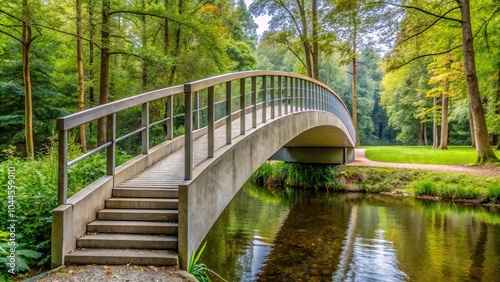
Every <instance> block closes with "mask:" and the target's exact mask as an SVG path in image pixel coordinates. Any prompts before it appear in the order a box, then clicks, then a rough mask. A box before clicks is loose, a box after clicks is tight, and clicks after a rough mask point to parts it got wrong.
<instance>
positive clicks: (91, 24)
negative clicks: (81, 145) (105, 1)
mask: <svg viewBox="0 0 500 282" xmlns="http://www.w3.org/2000/svg"><path fill="white" fill-rule="evenodd" d="M88 11H89V76H88V80H89V81H91V83H90V86H89V87H88V89H89V102H90V107H93V106H94V105H95V94H94V90H95V88H94V36H95V26H94V3H93V0H89V5H88ZM89 131H90V135H92V133H93V130H92V123H89Z"/></svg>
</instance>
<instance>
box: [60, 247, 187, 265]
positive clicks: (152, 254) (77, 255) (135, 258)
mask: <svg viewBox="0 0 500 282" xmlns="http://www.w3.org/2000/svg"><path fill="white" fill-rule="evenodd" d="M65 262H66V263H72V264H136V265H178V264H179V260H178V255H177V252H175V251H172V250H119V249H84V250H78V249H77V250H74V251H73V252H71V253H69V254H67V255H66V256H65Z"/></svg>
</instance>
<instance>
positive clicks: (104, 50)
mask: <svg viewBox="0 0 500 282" xmlns="http://www.w3.org/2000/svg"><path fill="white" fill-rule="evenodd" d="M110 6H111V5H110V0H103V1H102V27H101V28H102V31H101V77H100V83H99V105H103V104H106V103H108V96H109V87H108V85H109V11H110V9H111V8H110ZM97 143H98V145H102V144H104V143H106V118H101V119H99V120H98V121H97Z"/></svg>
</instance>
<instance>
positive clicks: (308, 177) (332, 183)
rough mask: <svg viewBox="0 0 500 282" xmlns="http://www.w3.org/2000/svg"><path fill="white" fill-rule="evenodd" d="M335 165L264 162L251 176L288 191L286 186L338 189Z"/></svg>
mask: <svg viewBox="0 0 500 282" xmlns="http://www.w3.org/2000/svg"><path fill="white" fill-rule="evenodd" d="M332 169H333V166H331V165H317V164H301V163H287V162H273V163H269V162H266V163H264V164H263V165H262V166H261V167H259V168H258V169H257V170H256V171H255V172H254V173H253V174H252V176H251V177H250V182H252V183H253V184H255V185H260V186H270V188H273V189H279V190H284V191H286V188H288V187H290V188H296V189H304V190H313V191H319V190H329V189H333V190H336V189H338V187H339V186H340V184H339V182H338V181H337V179H336V178H334V176H333V174H332Z"/></svg>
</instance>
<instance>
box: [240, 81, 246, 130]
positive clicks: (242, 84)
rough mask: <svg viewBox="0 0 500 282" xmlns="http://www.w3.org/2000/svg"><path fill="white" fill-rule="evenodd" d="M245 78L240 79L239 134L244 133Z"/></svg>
mask: <svg viewBox="0 0 500 282" xmlns="http://www.w3.org/2000/svg"><path fill="white" fill-rule="evenodd" d="M245 90H246V89H245V78H242V79H240V135H245V131H246V125H245V113H246V101H245V100H246V92H245Z"/></svg>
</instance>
